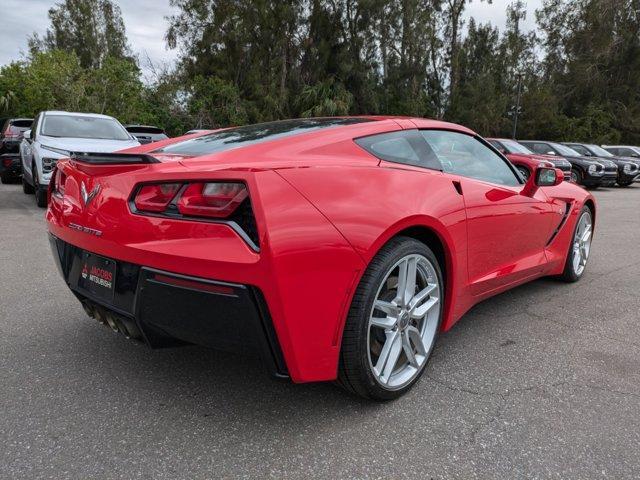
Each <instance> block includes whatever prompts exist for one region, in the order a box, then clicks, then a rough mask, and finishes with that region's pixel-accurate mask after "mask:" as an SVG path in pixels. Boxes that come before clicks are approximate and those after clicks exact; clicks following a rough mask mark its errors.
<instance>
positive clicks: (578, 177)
mask: <svg viewBox="0 0 640 480" xmlns="http://www.w3.org/2000/svg"><path fill="white" fill-rule="evenodd" d="M582 178H583V176H582V172H581V171H580V170H578V169H577V168H572V169H571V181H572V182H573V183H575V184H576V185H582Z"/></svg>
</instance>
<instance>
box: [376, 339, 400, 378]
mask: <svg viewBox="0 0 640 480" xmlns="http://www.w3.org/2000/svg"><path fill="white" fill-rule="evenodd" d="M401 351H402V339H401V338H400V334H399V333H398V332H397V331H392V332H387V340H386V341H385V342H384V346H383V347H382V351H381V352H380V356H379V357H378V362H377V363H376V367H375V370H376V373H377V374H378V376H379V377H380V380H381V381H382V382H383V383H387V382H388V381H389V377H390V376H391V374H392V373H393V369H394V368H395V366H396V363H397V362H398V358H399V357H400V352H401Z"/></svg>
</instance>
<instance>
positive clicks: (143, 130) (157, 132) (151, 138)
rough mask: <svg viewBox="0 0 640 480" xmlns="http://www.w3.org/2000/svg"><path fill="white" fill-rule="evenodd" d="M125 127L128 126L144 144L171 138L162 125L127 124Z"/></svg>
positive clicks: (129, 130) (128, 129)
mask: <svg viewBox="0 0 640 480" xmlns="http://www.w3.org/2000/svg"><path fill="white" fill-rule="evenodd" d="M124 128H126V129H127V132H129V133H130V134H131V135H133V136H134V137H135V138H136V139H137V140H138V141H139V142H140V143H141V144H142V145H144V144H146V143H153V142H157V141H159V140H165V139H167V138H169V137H168V136H167V134H166V133H164V130H163V129H161V128H160V127H152V126H149V125H125V126H124Z"/></svg>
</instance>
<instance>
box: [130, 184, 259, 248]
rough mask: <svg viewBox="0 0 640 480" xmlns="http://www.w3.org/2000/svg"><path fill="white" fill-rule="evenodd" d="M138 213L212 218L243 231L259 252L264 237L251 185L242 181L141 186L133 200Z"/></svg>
mask: <svg viewBox="0 0 640 480" xmlns="http://www.w3.org/2000/svg"><path fill="white" fill-rule="evenodd" d="M130 205H131V209H132V210H133V212H134V213H138V214H143V215H144V214H145V213H146V214H153V215H154V216H161V217H166V218H172V219H182V220H192V219H200V221H203V220H204V219H207V218H209V219H211V220H212V221H216V222H224V223H228V224H229V225H230V226H231V228H233V229H234V230H236V231H238V230H241V231H242V238H243V239H244V240H245V241H246V242H247V243H248V244H249V246H250V247H251V248H253V249H254V250H256V251H259V250H260V237H259V235H258V228H257V225H256V219H255V216H254V214H253V208H252V207H251V201H250V199H249V191H248V189H247V186H246V185H245V184H244V183H242V182H238V181H235V182H234V181H228V182H189V181H184V182H179V183H156V184H146V185H145V184H143V185H139V186H138V187H137V188H136V190H134V194H133V197H132V198H131V200H130Z"/></svg>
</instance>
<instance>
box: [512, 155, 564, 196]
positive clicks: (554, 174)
mask: <svg viewBox="0 0 640 480" xmlns="http://www.w3.org/2000/svg"><path fill="white" fill-rule="evenodd" d="M563 181H564V173H563V172H562V170H560V169H559V168H554V167H548V166H546V165H545V164H544V163H541V164H540V165H538V166H537V167H535V168H534V170H533V175H531V176H530V177H529V179H528V180H527V183H525V184H524V188H523V189H522V195H526V196H527V197H533V196H534V195H535V193H536V192H537V191H538V188H540V187H555V186H556V185H560V184H561V183H562V182H563Z"/></svg>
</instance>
